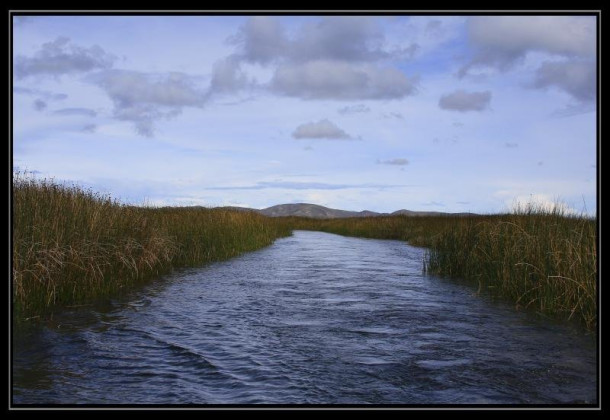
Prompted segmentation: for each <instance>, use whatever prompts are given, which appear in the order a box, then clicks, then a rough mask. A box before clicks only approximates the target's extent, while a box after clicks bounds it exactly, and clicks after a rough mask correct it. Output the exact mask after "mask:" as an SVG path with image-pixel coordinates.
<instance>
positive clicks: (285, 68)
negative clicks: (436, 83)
mask: <svg viewBox="0 0 610 420" xmlns="http://www.w3.org/2000/svg"><path fill="white" fill-rule="evenodd" d="M230 42H232V43H234V44H237V51H236V53H235V54H234V55H233V56H231V57H232V58H231V57H229V58H230V59H232V60H234V61H233V63H231V65H232V66H233V68H236V67H237V66H238V64H239V63H238V62H240V61H246V62H249V63H258V64H269V63H275V64H276V65H277V67H276V68H275V73H274V76H273V77H272V80H271V83H270V84H269V85H268V86H266V87H267V88H270V89H271V90H272V91H273V92H275V93H277V94H281V95H286V96H293V97H299V98H304V99H339V100H345V99H347V100H352V99H399V98H403V97H405V96H407V95H411V94H414V93H415V80H411V79H408V78H407V77H406V76H405V74H404V73H403V72H402V71H400V70H399V69H397V68H394V67H388V66H382V65H381V62H383V61H384V60H387V59H389V58H398V57H410V56H412V55H413V54H414V53H415V51H416V50H417V48H418V46H417V45H411V46H408V47H405V48H398V49H394V50H391V51H389V50H386V49H384V43H385V40H384V36H383V31H382V28H381V27H380V25H379V22H378V19H377V18H372V17H361V16H330V17H324V18H322V19H321V20H318V21H316V22H310V23H306V24H304V25H303V26H302V27H301V28H300V30H299V31H298V32H297V33H296V34H295V35H294V36H293V37H292V38H289V37H287V36H286V34H285V32H284V30H283V28H282V26H281V24H280V23H279V22H278V21H277V20H275V19H274V18H272V17H262V16H256V17H251V18H249V19H248V20H247V21H246V23H245V24H244V25H243V26H242V27H241V28H240V29H239V31H238V33H237V34H236V35H235V36H233V37H232V38H230ZM215 73H216V72H215ZM221 73H222V74H225V73H226V74H229V75H230V74H233V73H234V72H233V73H232V72H231V71H226V72H221ZM233 81H234V80H233V78H231V77H229V83H227V84H228V85H229V86H230V87H231V88H232V89H233V88H234V89H233V90H237V89H241V88H243V87H247V86H248V83H247V82H246V80H245V76H244V75H243V74H241V76H240V77H239V78H238V81H237V83H233ZM213 88H214V87H213V86H212V89H213Z"/></svg>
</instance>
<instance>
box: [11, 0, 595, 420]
mask: <svg viewBox="0 0 610 420" xmlns="http://www.w3.org/2000/svg"><path fill="white" fill-rule="evenodd" d="M580 4H581V6H583V8H582V9H579V10H548V9H543V8H540V9H533V10H527V11H523V10H519V9H517V8H515V9H512V8H506V9H493V8H489V9H487V8H486V9H478V10H477V9H473V10H467V9H466V10H465V9H453V10H452V9H451V8H447V9H445V10H444V11H439V10H427V9H426V8H421V9H410V10H396V9H392V8H387V9H386V10H364V9H362V10H349V9H343V8H336V9H328V10H324V9H294V10H289V9H288V10H273V9H260V10H250V9H248V8H247V7H246V8H242V9H241V10H231V9H225V8H218V9H190V8H189V9H173V10H129V9H126V10H119V11H117V10H104V9H99V10H82V9H73V10H70V9H65V10H58V9H53V10H51V9H45V8H39V9H38V10H35V9H27V8H15V9H14V10H11V9H7V14H8V22H7V23H8V30H7V34H8V55H9V59H8V80H9V84H8V90H9V91H8V95H7V97H8V109H9V113H8V128H9V139H10V140H9V142H8V149H9V159H8V160H9V168H8V170H9V191H10V193H9V199H8V207H9V255H8V260H9V278H10V279H11V281H9V294H8V305H7V307H8V331H9V340H8V356H9V360H8V361H9V366H8V371H9V372H8V376H9V378H8V386H9V392H8V396H9V401H8V411H9V412H12V413H16V412H22V411H39V410H53V411H55V410H58V411H62V410H70V411H72V410H83V411H90V410H95V411H97V410H110V411H113V410H116V409H118V410H130V411H132V410H135V411H139V410H143V411H147V410H156V411H166V410H176V409H181V410H202V409H203V410H211V411H219V412H222V411H227V410H252V409H256V410H257V411H277V410H279V411H284V410H293V409H309V410H323V411H325V410H346V411H348V410H364V411H370V410H389V411H394V410H429V409H435V410H440V411H462V410H464V411H472V410H473V409H474V410H475V411H481V410H515V411H524V410H525V411H528V410H532V411H537V410H570V411H572V410H578V411H588V412H594V411H601V410H602V392H601V367H602V366H601V325H602V322H601V303H602V302H601V282H600V278H601V259H602V258H601V201H602V199H601V134H602V130H601V112H602V107H601V93H602V90H601V72H602V66H601V40H602V38H601V36H602V31H601V24H602V19H601V15H602V10H601V8H600V7H599V5H598V4H597V3H596V4H595V5H593V6H592V7H590V6H591V5H589V3H584V2H580ZM436 5H438V4H436ZM516 5H517V4H516V3H513V5H512V6H513V7H515V6H516ZM68 15H69V16H256V15H278V16H332V15H364V16H396V15H399V16H497V15H510V16H527V15H552V16H565V15H570V16H575V15H579V16H596V21H597V25H596V29H597V34H596V35H597V41H598V43H597V97H596V106H597V109H596V124H597V127H596V135H597V156H596V163H597V165H596V171H597V200H596V206H597V209H596V210H597V218H596V223H597V232H598V236H597V253H598V255H597V264H598V267H597V269H598V275H597V294H598V296H597V297H598V305H597V330H596V334H597V336H596V338H597V368H598V371H597V403H592V404H582V405H581V404H578V405H577V404H459V405H456V404H421V405H414V404H384V405H380V404H378V405H375V404H372V405H370V404H189V405H183V404H82V405H81V404H47V405H44V404H13V375H12V365H13V355H12V342H13V329H12V325H13V316H12V315H13V314H12V309H13V308H12V296H13V285H12V255H13V244H12V232H13V229H12V214H13V203H12V197H13V187H12V185H13V124H12V117H13V97H12V95H13V77H12V76H13V72H12V69H13V66H12V64H13V17H14V16H68Z"/></svg>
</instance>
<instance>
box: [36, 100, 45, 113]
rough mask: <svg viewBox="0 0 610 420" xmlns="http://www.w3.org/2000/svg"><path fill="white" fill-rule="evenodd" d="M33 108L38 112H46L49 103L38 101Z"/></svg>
mask: <svg viewBox="0 0 610 420" xmlns="http://www.w3.org/2000/svg"><path fill="white" fill-rule="evenodd" d="M33 106H34V109H35V110H36V111H44V110H45V109H46V107H47V103H46V102H45V101H43V100H42V99H36V100H35V101H34V103H33Z"/></svg>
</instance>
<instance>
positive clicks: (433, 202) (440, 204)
mask: <svg viewBox="0 0 610 420" xmlns="http://www.w3.org/2000/svg"><path fill="white" fill-rule="evenodd" d="M422 206H434V207H446V205H445V203H443V202H441V201H428V202H426V203H422Z"/></svg>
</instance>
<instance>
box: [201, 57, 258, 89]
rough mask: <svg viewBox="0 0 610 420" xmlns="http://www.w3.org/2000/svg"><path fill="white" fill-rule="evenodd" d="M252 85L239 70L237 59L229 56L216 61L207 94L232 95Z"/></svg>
mask: <svg viewBox="0 0 610 420" xmlns="http://www.w3.org/2000/svg"><path fill="white" fill-rule="evenodd" d="M249 85H252V83H251V82H250V81H248V78H247V77H246V74H245V73H244V72H243V71H242V69H241V64H240V62H239V60H238V59H237V57H235V56H229V57H227V58H225V59H223V60H220V61H217V62H216V63H215V64H214V68H213V70H212V80H211V81H210V89H209V94H215V93H232V92H236V91H238V90H241V89H243V88H245V87H247V86H249Z"/></svg>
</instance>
